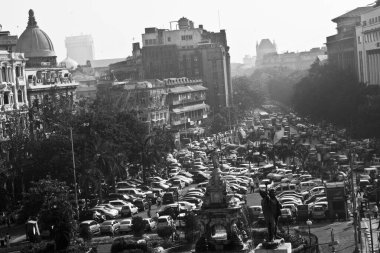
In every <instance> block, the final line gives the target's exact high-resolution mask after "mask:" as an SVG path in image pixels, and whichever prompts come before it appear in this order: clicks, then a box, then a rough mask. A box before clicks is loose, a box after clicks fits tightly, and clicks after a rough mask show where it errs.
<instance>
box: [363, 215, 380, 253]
mask: <svg viewBox="0 0 380 253" xmlns="http://www.w3.org/2000/svg"><path fill="white" fill-rule="evenodd" d="M360 225H361V227H362V233H361V239H362V242H363V245H362V249H363V250H362V252H372V246H371V233H370V229H369V227H370V226H369V219H368V218H363V219H362V221H361V223H360ZM371 225H372V238H373V250H374V252H373V253H375V252H379V249H380V247H379V246H380V244H379V241H378V238H379V233H380V230H377V227H378V225H379V220H378V219H371Z"/></svg>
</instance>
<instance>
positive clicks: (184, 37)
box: [181, 35, 193, 40]
mask: <svg viewBox="0 0 380 253" xmlns="http://www.w3.org/2000/svg"><path fill="white" fill-rule="evenodd" d="M181 39H182V40H192V39H193V35H182V36H181Z"/></svg>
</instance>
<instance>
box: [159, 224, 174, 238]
mask: <svg viewBox="0 0 380 253" xmlns="http://www.w3.org/2000/svg"><path fill="white" fill-rule="evenodd" d="M173 233H174V228H173V227H172V226H164V227H159V228H157V234H158V236H159V237H161V238H163V239H164V240H166V241H168V240H169V238H170V237H171V236H172V235H173Z"/></svg>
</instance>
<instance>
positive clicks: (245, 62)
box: [243, 55, 256, 68]
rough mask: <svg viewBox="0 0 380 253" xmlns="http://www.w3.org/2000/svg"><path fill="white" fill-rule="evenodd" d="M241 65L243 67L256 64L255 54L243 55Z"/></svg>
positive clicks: (251, 66)
mask: <svg viewBox="0 0 380 253" xmlns="http://www.w3.org/2000/svg"><path fill="white" fill-rule="evenodd" d="M243 65H244V67H245V68H254V67H255V65H256V56H250V55H245V56H244V58H243Z"/></svg>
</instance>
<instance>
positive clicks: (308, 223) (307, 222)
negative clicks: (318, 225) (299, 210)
mask: <svg viewBox="0 0 380 253" xmlns="http://www.w3.org/2000/svg"><path fill="white" fill-rule="evenodd" d="M306 224H307V226H308V227H309V249H310V252H311V234H310V226H311V225H313V222H312V221H311V220H310V219H308V220H307V221H306Z"/></svg>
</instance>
